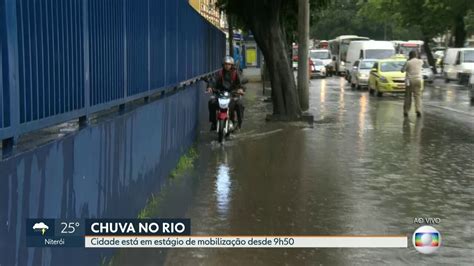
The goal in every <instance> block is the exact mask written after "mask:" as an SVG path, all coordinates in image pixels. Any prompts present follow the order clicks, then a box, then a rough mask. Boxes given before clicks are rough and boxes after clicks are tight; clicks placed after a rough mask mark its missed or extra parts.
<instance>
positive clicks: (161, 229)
mask: <svg viewBox="0 0 474 266" xmlns="http://www.w3.org/2000/svg"><path fill="white" fill-rule="evenodd" d="M26 230H27V234H26V235H27V246H28V247H82V248H83V247H86V248H407V247H408V238H407V236H272V235H268V236H251V235H244V236H202V235H191V221H190V220H189V219H85V220H61V219H27V221H26Z"/></svg>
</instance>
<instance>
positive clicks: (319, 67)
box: [310, 59, 326, 78]
mask: <svg viewBox="0 0 474 266" xmlns="http://www.w3.org/2000/svg"><path fill="white" fill-rule="evenodd" d="M310 61H311V63H310V71H311V78H315V77H320V78H325V77H326V67H325V65H324V61H323V60H320V59H315V60H310Z"/></svg>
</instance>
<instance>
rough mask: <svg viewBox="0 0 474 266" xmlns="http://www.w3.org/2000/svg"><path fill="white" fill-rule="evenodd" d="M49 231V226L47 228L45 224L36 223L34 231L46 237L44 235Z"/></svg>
mask: <svg viewBox="0 0 474 266" xmlns="http://www.w3.org/2000/svg"><path fill="white" fill-rule="evenodd" d="M48 229H49V226H47V225H46V224H45V223H43V222H41V223H35V225H33V230H35V232H41V234H42V235H44V233H46V230H48Z"/></svg>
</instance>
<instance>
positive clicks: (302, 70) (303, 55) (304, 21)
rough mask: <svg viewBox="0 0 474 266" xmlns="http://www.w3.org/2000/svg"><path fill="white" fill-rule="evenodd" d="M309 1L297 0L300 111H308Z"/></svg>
mask: <svg viewBox="0 0 474 266" xmlns="http://www.w3.org/2000/svg"><path fill="white" fill-rule="evenodd" d="M308 42H309V0H298V95H299V100H300V107H301V110H303V111H306V110H308V109H309V84H308V83H309V68H308V67H309V66H308V48H309V47H308V44H309V43H308Z"/></svg>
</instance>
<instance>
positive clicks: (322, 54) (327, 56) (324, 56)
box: [309, 49, 332, 66]
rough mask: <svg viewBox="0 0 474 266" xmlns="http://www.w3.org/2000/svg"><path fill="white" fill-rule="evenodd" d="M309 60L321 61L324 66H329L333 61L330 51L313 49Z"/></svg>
mask: <svg viewBox="0 0 474 266" xmlns="http://www.w3.org/2000/svg"><path fill="white" fill-rule="evenodd" d="M309 58H311V60H313V61H316V60H318V59H319V60H321V61H322V62H323V64H324V65H325V66H326V65H329V63H331V60H332V56H331V52H330V51H329V50H328V49H312V50H309Z"/></svg>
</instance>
